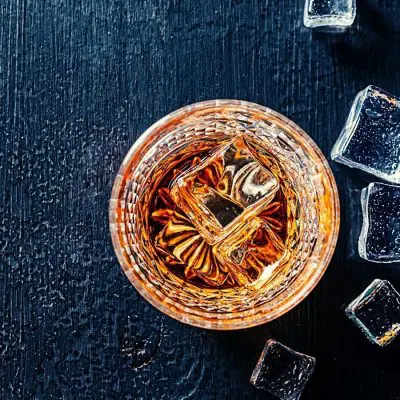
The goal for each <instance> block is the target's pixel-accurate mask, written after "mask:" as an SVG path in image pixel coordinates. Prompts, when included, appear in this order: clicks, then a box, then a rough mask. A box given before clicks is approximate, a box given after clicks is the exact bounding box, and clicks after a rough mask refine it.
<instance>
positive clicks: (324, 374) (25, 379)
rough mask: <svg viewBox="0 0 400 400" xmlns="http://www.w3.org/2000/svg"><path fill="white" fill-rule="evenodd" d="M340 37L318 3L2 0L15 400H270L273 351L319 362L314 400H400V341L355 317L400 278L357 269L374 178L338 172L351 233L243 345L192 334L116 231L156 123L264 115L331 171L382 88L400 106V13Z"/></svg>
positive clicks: (4, 177)
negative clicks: (158, 300)
mask: <svg viewBox="0 0 400 400" xmlns="http://www.w3.org/2000/svg"><path fill="white" fill-rule="evenodd" d="M359 3H360V4H359V13H358V16H357V20H356V23H355V26H354V27H353V28H352V29H351V30H350V31H349V32H348V33H346V34H344V35H342V36H329V35H321V34H320V35H317V34H312V32H311V31H310V30H308V29H306V28H305V27H304V26H303V24H302V13H303V0H201V1H196V0H2V1H1V3H0V218H1V219H0V255H1V259H0V261H1V267H0V293H1V299H0V397H1V399H7V400H8V399H156V400H158V399H269V398H271V397H270V396H269V395H268V394H266V393H264V392H260V391H257V390H256V389H254V388H253V387H252V386H251V385H250V383H249V377H250V374H251V371H252V369H253V367H254V364H255V362H256V360H257V358H258V356H259V354H260V351H261V349H262V347H263V345H264V342H265V340H266V339H268V338H275V339H278V340H280V341H282V342H283V343H285V344H287V345H289V346H291V347H293V348H294V349H297V350H299V351H303V352H305V353H307V354H310V355H314V356H315V357H316V358H317V369H316V372H315V374H314V376H313V378H312V380H311V381H310V383H309V385H308V386H307V389H306V391H305V393H304V397H303V398H304V399H318V400H319V399H331V398H332V399H372V400H377V399H379V400H389V399H390V400H392V399H400V378H399V367H398V365H399V363H400V361H399V360H400V340H399V341H397V342H394V343H393V344H392V345H391V346H389V347H388V348H384V349H381V348H379V347H378V346H374V345H372V344H370V343H369V342H368V341H367V340H366V339H365V337H364V336H363V335H362V334H361V332H360V331H358V330H357V329H356V328H355V326H354V325H353V324H352V323H351V322H349V321H348V320H347V319H346V318H345V316H344V312H343V308H344V306H345V305H346V304H347V303H348V302H349V301H350V300H351V299H352V298H354V297H355V296H356V295H357V294H358V293H359V292H360V290H361V289H362V288H363V287H364V286H365V285H366V284H367V283H369V281H370V280H372V279H373V278H375V277H380V278H388V279H390V280H391V281H392V283H393V284H394V285H395V286H397V287H398V288H400V269H399V268H398V266H397V268H396V266H393V265H392V266H390V265H374V264H371V263H366V262H361V261H360V260H356V259H353V258H352V256H351V249H352V245H351V243H352V240H353V239H354V232H355V230H356V228H357V223H356V220H357V207H358V206H357V205H356V204H357V200H358V194H359V193H358V189H359V188H360V187H362V186H363V185H365V182H362V179H361V178H360V177H358V176H356V175H355V174H353V173H350V170H349V169H347V168H346V167H343V166H340V165H338V164H333V163H331V165H332V168H333V171H334V173H335V176H336V179H337V183H338V186H339V190H340V196H341V204H342V225H341V234H340V239H339V244H338V246H337V250H336V253H335V256H334V259H333V261H332V263H331V265H330V267H329V268H328V271H327V273H326V275H325V276H324V278H323V279H322V281H321V282H320V284H319V285H318V287H317V288H316V289H315V290H314V291H313V292H312V294H311V295H310V296H309V297H308V298H307V299H306V300H305V301H304V302H302V303H301V304H300V305H299V306H297V307H296V308H295V309H293V310H292V311H291V312H289V313H288V314H286V315H285V316H283V317H281V318H279V319H278V320H276V321H274V322H272V323H270V324H267V325H264V326H260V327H258V328H254V329H249V330H246V331H238V332H225V333H223V332H211V331H206V330H201V329H197V328H192V327H190V326H186V325H183V324H181V323H178V322H176V321H174V320H172V319H170V318H168V317H166V316H164V315H162V314H161V313H159V312H158V311H157V310H155V309H154V308H152V307H151V306H150V305H149V304H147V303H146V301H145V300H143V299H142V298H141V297H140V296H139V295H138V293H137V292H136V291H135V290H134V289H133V287H132V286H131V285H130V284H129V282H128V280H127V279H126V277H125V276H124V275H123V273H122V272H121V269H120V267H119V265H118V262H117V259H116V257H115V255H114V252H113V248H112V245H111V240H110V235H109V231H108V220H107V218H108V215H107V210H108V200H109V197H110V191H111V186H112V183H113V179H114V176H115V174H116V172H117V170H118V167H119V164H120V162H121V161H122V159H123V157H124V155H125V153H126V152H127V151H128V149H129V148H130V146H131V145H132V144H133V143H134V141H135V139H136V138H137V136H138V135H139V134H140V133H141V132H143V131H144V130H145V129H146V128H147V127H148V126H149V125H150V124H152V123H153V122H155V121H156V120H157V119H159V118H160V117H162V116H163V115H165V114H166V113H168V112H170V111H172V110H174V109H177V108H179V107H181V106H183V105H186V104H190V103H193V102H196V101H200V100H205V99H213V98H237V99H243V100H249V101H254V102H257V103H260V104H263V105H266V106H268V107H270V108H272V109H275V110H277V111H279V112H281V113H283V114H285V115H287V116H288V117H289V118H291V119H293V120H294V121H295V122H296V123H298V124H299V125H300V126H301V127H303V128H304V129H305V130H306V131H307V132H308V133H309V134H310V136H311V137H312V138H313V139H314V140H315V141H316V143H317V144H318V145H319V146H320V147H321V149H322V151H323V152H324V153H325V155H327V156H328V155H329V152H330V149H331V147H332V145H333V143H334V141H335V140H336V137H337V136H338V134H339V132H340V130H341V128H342V126H343V124H344V121H345V118H346V115H347V113H348V110H349V106H350V104H351V102H352V100H353V98H354V96H355V94H356V93H357V91H359V90H361V89H363V88H364V87H365V86H366V85H368V84H376V85H378V86H381V87H383V88H385V89H387V90H389V91H391V92H393V93H397V94H400V74H399V71H400V35H399V33H400V22H399V21H400V9H399V7H398V2H397V1H395V0H370V1H368V2H367V1H360V2H359Z"/></svg>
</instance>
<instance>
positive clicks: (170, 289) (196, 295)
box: [110, 100, 339, 329]
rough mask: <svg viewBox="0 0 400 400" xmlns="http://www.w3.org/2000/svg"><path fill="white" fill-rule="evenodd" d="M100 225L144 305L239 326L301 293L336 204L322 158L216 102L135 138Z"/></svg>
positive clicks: (323, 259)
mask: <svg viewBox="0 0 400 400" xmlns="http://www.w3.org/2000/svg"><path fill="white" fill-rule="evenodd" d="M110 227H111V233H112V238H113V243H114V247H115V250H116V254H117V256H118V259H119V261H120V263H121V265H122V267H123V269H124V271H125V273H126V274H127V276H128V278H129V279H130V281H131V282H132V284H133V285H134V286H135V287H136V288H137V290H138V291H139V292H140V293H141V294H142V295H143V296H144V297H145V298H146V299H147V300H148V301H150V302H151V303H152V304H153V305H154V306H156V307H157V308H159V309H160V310H161V311H163V312H165V313H166V314H168V315H170V316H171V317H174V318H176V319H178V320H180V321H183V322H186V323H189V324H192V325H196V326H201V327H205V328H212V329H239V328H244V327H249V326H254V325H258V324H261V323H263V322H266V321H268V320H271V319H273V318H276V317H278V316H279V315H281V314H282V313H284V312H286V311H288V310H289V309H290V308H292V307H293V306H295V305H296V304H297V303H298V302H299V301H301V300H302V299H303V298H304V297H305V296H306V295H307V294H308V293H309V292H310V291H311V289H312V288H313V287H314V286H315V284H316V283H317V282H318V280H319V279H320V278H321V276H322V274H323V272H324V271H325V269H326V267H327V264H328V262H329V260H330V258H331V255H332V252H333V250H334V247H335V244H336V239H337V234H338V227H339V204H338V197H337V190H336V186H335V182H334V179H333V177H332V174H331V171H330V169H329V167H328V165H327V162H326V160H325V158H324V157H323V156H322V154H321V153H320V151H319V150H318V148H317V147H316V145H315V144H314V143H313V142H312V141H311V139H310V138H309V137H308V136H307V135H306V134H305V133H304V132H303V131H302V130H301V129H300V128H299V127H298V126H296V125H295V124H294V123H292V122H291V121H289V120H288V119H286V118H285V117H283V116H282V115H280V114H278V113H276V112H274V111H272V110H269V109H267V108H265V107H261V106H259V105H256V104H252V103H246V102H242V101H233V100H222V101H221V100H215V101H209V102H204V103H198V104H195V105H192V106H188V107H185V108H183V109H180V110H178V111H176V112H174V113H172V114H170V115H168V116H166V117H164V118H163V119H161V120H160V121H159V122H157V123H156V124H154V125H153V126H152V127H150V128H149V129H148V130H147V131H146V132H145V133H144V134H143V135H142V136H141V137H140V138H139V140H138V141H137V142H136V143H135V145H134V146H133V147H132V149H131V150H130V151H129V153H128V155H127V156H126V158H125V160H124V162H123V164H122V166H121V168H120V171H119V173H118V175H117V178H116V180H115V184H114V187H113V191H112V199H111V203H110Z"/></svg>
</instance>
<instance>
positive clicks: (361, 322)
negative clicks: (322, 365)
mask: <svg viewBox="0 0 400 400" xmlns="http://www.w3.org/2000/svg"><path fill="white" fill-rule="evenodd" d="M346 314H347V316H348V317H349V318H350V319H351V320H352V321H354V322H355V324H356V325H357V326H358V327H359V328H360V329H361V330H362V331H363V332H364V333H365V335H366V336H367V338H368V339H369V340H370V341H372V342H373V343H376V344H378V345H379V346H386V345H388V344H389V343H391V342H392V341H393V340H394V339H395V338H396V337H397V335H398V334H399V332H400V294H399V293H398V292H397V291H396V289H395V288H394V287H393V286H392V284H391V283H390V282H388V281H384V280H380V279H375V280H374V281H373V282H372V283H371V284H370V285H369V286H368V287H367V288H366V289H365V290H364V292H362V293H361V294H360V296H358V297H357V298H356V299H355V300H353V301H352V302H351V303H350V304H349V306H348V307H347V308H346Z"/></svg>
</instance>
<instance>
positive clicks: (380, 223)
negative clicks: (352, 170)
mask: <svg viewBox="0 0 400 400" xmlns="http://www.w3.org/2000/svg"><path fill="white" fill-rule="evenodd" d="M361 208H362V213H363V226H362V229H361V234H360V238H359V241H358V251H359V253H360V256H361V257H362V258H364V259H366V260H369V261H373V262H384V263H389V262H400V186H394V185H387V184H384V183H371V184H369V186H368V187H366V188H364V189H363V191H362V192H361Z"/></svg>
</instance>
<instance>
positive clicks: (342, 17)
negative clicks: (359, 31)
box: [304, 0, 356, 31]
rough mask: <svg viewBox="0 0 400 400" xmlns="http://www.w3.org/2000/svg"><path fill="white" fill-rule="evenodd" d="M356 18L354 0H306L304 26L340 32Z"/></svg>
mask: <svg viewBox="0 0 400 400" xmlns="http://www.w3.org/2000/svg"><path fill="white" fill-rule="evenodd" d="M355 17H356V2H355V0H306V4H305V8H304V25H305V26H307V27H308V28H325V30H326V29H328V30H329V28H330V29H331V30H332V31H340V30H344V29H346V28H348V27H349V26H350V25H352V24H353V22H354V19H355Z"/></svg>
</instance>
